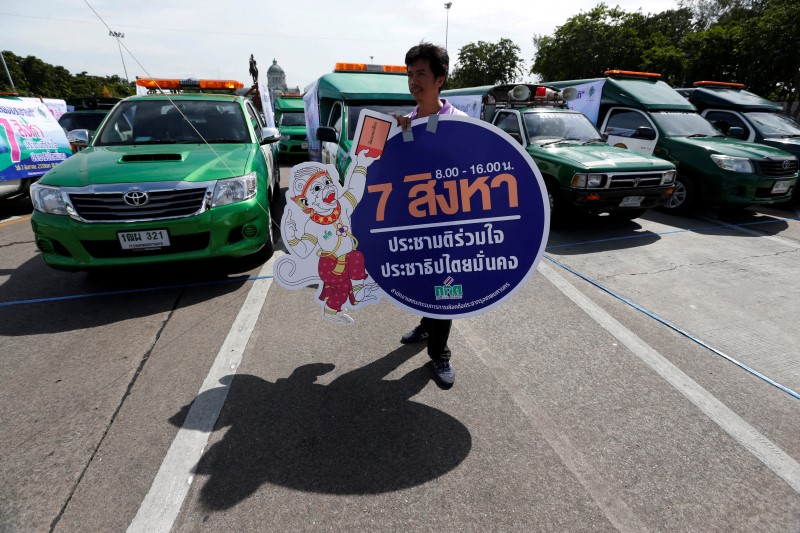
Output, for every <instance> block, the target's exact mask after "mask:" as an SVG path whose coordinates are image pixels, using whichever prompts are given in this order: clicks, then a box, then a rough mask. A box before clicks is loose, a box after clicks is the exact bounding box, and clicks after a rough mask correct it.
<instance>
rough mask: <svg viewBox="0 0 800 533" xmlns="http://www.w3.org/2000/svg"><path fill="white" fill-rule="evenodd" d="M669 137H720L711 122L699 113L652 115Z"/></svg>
mask: <svg viewBox="0 0 800 533" xmlns="http://www.w3.org/2000/svg"><path fill="white" fill-rule="evenodd" d="M650 116H651V117H653V120H654V121H655V123H656V124H658V125H659V127H660V128H661V130H662V131H663V132H664V134H665V135H666V136H667V137H688V136H689V135H694V136H706V137H720V136H721V135H720V133H719V132H718V131H717V130H716V129H714V126H712V125H711V123H710V122H709V121H707V120H706V119H704V118H703V117H701V116H700V115H698V114H697V113H694V112H691V113H684V112H665V113H653V114H651V115H650Z"/></svg>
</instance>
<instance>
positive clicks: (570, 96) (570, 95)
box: [561, 87, 578, 102]
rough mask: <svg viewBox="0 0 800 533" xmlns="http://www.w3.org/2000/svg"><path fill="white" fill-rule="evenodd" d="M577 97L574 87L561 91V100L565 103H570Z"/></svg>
mask: <svg viewBox="0 0 800 533" xmlns="http://www.w3.org/2000/svg"><path fill="white" fill-rule="evenodd" d="M577 97H578V89H576V88H575V87H567V88H566V89H564V90H563V91H561V98H563V99H564V100H566V101H567V102H571V101H573V100H575V99H576V98H577Z"/></svg>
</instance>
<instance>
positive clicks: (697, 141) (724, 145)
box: [669, 137, 791, 159]
mask: <svg viewBox="0 0 800 533" xmlns="http://www.w3.org/2000/svg"><path fill="white" fill-rule="evenodd" d="M669 141H670V142H672V143H674V144H679V145H688V146H697V147H699V148H703V149H704V150H706V151H708V152H709V153H710V154H722V155H729V156H732V157H746V158H748V159H763V158H765V157H787V156H789V155H791V154H789V153H786V152H784V151H783V150H778V149H777V148H772V147H771V146H765V145H763V144H756V143H749V142H746V141H740V140H737V139H729V138H726V137H669Z"/></svg>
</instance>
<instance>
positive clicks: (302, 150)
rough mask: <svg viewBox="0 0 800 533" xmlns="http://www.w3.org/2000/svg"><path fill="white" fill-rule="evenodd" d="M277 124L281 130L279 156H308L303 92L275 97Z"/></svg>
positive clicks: (283, 157) (286, 157)
mask: <svg viewBox="0 0 800 533" xmlns="http://www.w3.org/2000/svg"><path fill="white" fill-rule="evenodd" d="M274 107H275V126H277V128H278V129H279V130H280V132H281V140H280V142H279V143H278V157H280V158H281V159H284V160H286V159H288V158H290V157H292V158H299V157H303V158H305V157H306V156H308V135H307V133H306V113H305V110H304V109H303V95H302V94H288V93H284V94H281V95H280V96H279V97H277V98H275V104H274Z"/></svg>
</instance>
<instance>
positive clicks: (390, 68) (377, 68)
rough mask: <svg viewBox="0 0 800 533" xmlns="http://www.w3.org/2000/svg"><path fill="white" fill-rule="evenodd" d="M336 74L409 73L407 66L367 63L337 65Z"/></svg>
mask: <svg viewBox="0 0 800 533" xmlns="http://www.w3.org/2000/svg"><path fill="white" fill-rule="evenodd" d="M333 71H334V72H384V73H392V74H394V73H401V74H405V73H407V72H408V68H407V67H406V66H405V65H370V64H367V63H336V67H335V68H334V69H333Z"/></svg>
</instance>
